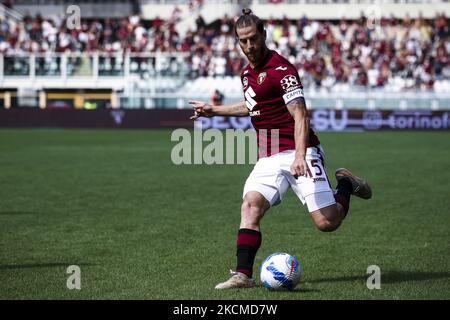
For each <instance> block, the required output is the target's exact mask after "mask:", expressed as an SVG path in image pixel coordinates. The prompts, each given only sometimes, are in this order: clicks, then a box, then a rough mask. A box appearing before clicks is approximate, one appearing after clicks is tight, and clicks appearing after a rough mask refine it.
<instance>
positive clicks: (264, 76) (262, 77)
mask: <svg viewBox="0 0 450 320" xmlns="http://www.w3.org/2000/svg"><path fill="white" fill-rule="evenodd" d="M266 76H267V73H266V72H261V73H260V74H259V75H258V84H261V83H263V82H264V80H266Z"/></svg>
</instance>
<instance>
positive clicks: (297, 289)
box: [256, 281, 321, 293]
mask: <svg viewBox="0 0 450 320" xmlns="http://www.w3.org/2000/svg"><path fill="white" fill-rule="evenodd" d="M256 288H258V289H264V290H267V289H266V288H264V287H263V286H262V285H256ZM268 291H269V292H271V293H272V292H273V293H286V292H287V293H289V292H292V293H295V292H297V293H302V292H303V293H313V292H320V291H321V290H319V289H312V288H303V287H302V283H301V281H300V284H299V285H298V286H297V288H295V289H294V290H287V289H283V290H268Z"/></svg>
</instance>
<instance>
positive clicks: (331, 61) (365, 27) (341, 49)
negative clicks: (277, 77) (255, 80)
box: [0, 0, 450, 109]
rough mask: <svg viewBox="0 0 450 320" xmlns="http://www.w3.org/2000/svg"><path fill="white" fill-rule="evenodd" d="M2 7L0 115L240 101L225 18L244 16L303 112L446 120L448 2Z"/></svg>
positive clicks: (216, 1) (236, 55)
mask: <svg viewBox="0 0 450 320" xmlns="http://www.w3.org/2000/svg"><path fill="white" fill-rule="evenodd" d="M72 4H73V1H68V0H17V1H3V4H2V5H1V6H0V107H2V106H3V107H6V108H9V107H14V106H16V105H20V106H34V107H38V106H39V107H41V108H45V107H48V106H49V105H50V106H54V107H58V106H60V107H75V108H90V107H91V106H92V104H94V105H98V106H105V107H111V108H117V107H123V108H186V107H188V105H187V100H188V99H193V98H197V99H208V100H209V98H210V97H211V95H212V94H213V92H214V90H215V89H220V91H221V92H223V93H224V96H225V101H224V102H225V103H228V102H232V101H236V100H239V99H241V98H242V92H241V85H240V79H239V76H238V75H239V73H240V70H241V69H242V67H243V66H244V65H245V63H246V62H245V59H244V57H243V56H242V54H241V53H240V50H239V49H238V47H237V45H236V42H235V37H234V33H233V32H234V31H233V17H235V16H237V15H238V14H239V11H240V8H242V7H243V6H250V7H251V8H252V9H253V10H254V12H255V13H256V14H257V15H258V16H260V17H261V18H264V19H265V20H266V28H267V31H268V43H269V47H270V48H272V49H275V50H277V51H279V52H280V53H281V54H283V55H284V56H286V57H289V60H290V61H291V62H292V63H293V64H294V65H296V66H297V68H298V70H299V72H300V75H301V77H302V81H303V83H304V86H305V93H306V96H307V103H308V104H309V106H310V107H311V108H337V109H346V108H351V109H355V108H356V109H358V108H367V109H399V108H400V109H412V108H414V109H417V108H420V109H430V108H431V109H449V108H450V59H449V56H450V54H449V53H450V30H449V28H450V21H449V14H450V3H449V1H448V0H380V1H376V0H285V1H282V0H259V1H257V0H255V1H237V0H235V1H220V0H203V1H202V0H196V1H195V0H190V1H188V0H186V1H175V0H140V1H138V0H136V1H131V2H123V1H118V0H117V1H116V0H106V1H99V0H90V1H88V0H82V1H77V2H76V4H77V5H78V6H79V7H80V9H81V27H80V28H79V29H70V28H67V25H66V19H67V18H68V14H67V13H66V8H67V7H68V6H70V5H72Z"/></svg>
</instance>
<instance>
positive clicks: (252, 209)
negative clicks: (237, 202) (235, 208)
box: [241, 199, 264, 219]
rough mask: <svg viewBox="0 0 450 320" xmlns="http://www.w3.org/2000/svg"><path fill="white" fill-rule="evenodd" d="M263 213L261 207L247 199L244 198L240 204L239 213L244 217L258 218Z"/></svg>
mask: <svg viewBox="0 0 450 320" xmlns="http://www.w3.org/2000/svg"><path fill="white" fill-rule="evenodd" d="M263 214H264V211H263V210H262V208H261V207H260V206H259V205H258V204H256V203H254V202H252V201H249V200H247V199H244V201H243V202H242V206H241V215H242V216H243V217H246V218H253V219H258V218H260V217H261V216H262V215H263Z"/></svg>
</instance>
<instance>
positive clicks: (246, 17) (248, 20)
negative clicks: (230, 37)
mask: <svg viewBox="0 0 450 320" xmlns="http://www.w3.org/2000/svg"><path fill="white" fill-rule="evenodd" d="M252 24H255V25H256V30H258V32H260V33H263V32H264V22H263V21H262V20H261V19H260V18H258V17H257V16H256V15H254V14H253V12H252V10H251V9H249V8H244V9H242V15H241V16H240V17H239V18H238V19H237V20H236V23H235V24H234V33H235V34H236V37H237V36H238V35H237V29H238V28H245V27H249V26H251V25H252Z"/></svg>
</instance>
